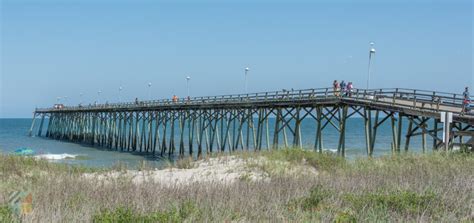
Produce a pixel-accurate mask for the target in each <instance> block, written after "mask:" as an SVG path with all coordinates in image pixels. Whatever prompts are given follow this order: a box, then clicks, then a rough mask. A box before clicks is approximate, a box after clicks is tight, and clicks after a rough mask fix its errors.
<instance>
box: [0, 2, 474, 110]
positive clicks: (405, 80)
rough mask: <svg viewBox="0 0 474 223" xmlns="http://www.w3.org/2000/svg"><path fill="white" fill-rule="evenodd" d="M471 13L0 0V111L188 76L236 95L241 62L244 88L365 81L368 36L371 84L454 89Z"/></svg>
mask: <svg viewBox="0 0 474 223" xmlns="http://www.w3.org/2000/svg"><path fill="white" fill-rule="evenodd" d="M472 12H473V4H472V2H471V0H450V1H448V0H446V1H436V0H434V1H433V0H431V1H425V0H410V1H408V0H399V1H375V0H374V1H368V0H361V1H342V0H332V1H329V0H326V1H316V0H315V1H298V0H293V1H278V0H277V1H262V0H255V1H246V0H242V1H232V0H231V1H217V0H215V1H183V0H177V1H159V0H156V1H151V0H150V1H144V0H129V1H125V0H114V1H112V0H82V1H79V0H63V1H61V0H41V1H40V0H29V1H26V0H0V14H1V16H0V31H1V35H0V40H1V41H0V51H1V54H0V118H22V117H31V116H32V112H33V111H34V109H35V108H36V107H50V106H52V105H53V104H54V103H57V101H58V97H60V99H59V102H60V103H65V104H67V105H68V104H69V105H77V104H78V103H80V102H83V103H84V104H89V103H94V101H99V102H105V101H108V102H109V103H112V102H117V101H118V100H119V99H120V100H121V101H132V100H134V99H135V98H138V99H140V100H145V99H148V98H153V99H161V98H171V96H172V95H173V94H176V95H178V96H179V97H185V96H186V94H187V93H186V79H185V78H186V76H190V77H191V80H190V82H189V89H190V94H191V96H210V95H223V94H238V93H243V92H244V91H245V90H244V84H245V81H244V80H245V75H244V74H245V72H244V69H245V68H246V67H249V69H250V70H249V72H248V91H249V92H263V91H275V90H281V89H290V88H294V89H308V88H321V87H329V86H331V83H332V81H333V80H334V79H338V80H346V81H352V82H353V83H354V87H356V88H365V87H366V80H367V68H368V51H369V42H371V41H373V42H374V43H375V45H374V47H375V49H376V54H375V56H374V57H373V60H372V72H371V83H370V86H371V87H372V88H417V89H424V90H436V91H443V92H453V93H461V92H462V91H463V88H464V86H470V87H471V88H472V87H473V83H474V75H473V57H472V53H473V50H474V49H473V36H472V30H473V21H472V20H473V16H472ZM150 82H151V83H152V85H151V87H148V83H150ZM120 86H121V87H122V91H120V94H119V87H120ZM99 91H101V92H102V93H100V94H98V92H99ZM473 91H474V90H473ZM81 93H82V96H81ZM471 94H472V93H471Z"/></svg>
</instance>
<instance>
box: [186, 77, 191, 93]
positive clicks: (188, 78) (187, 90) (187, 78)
mask: <svg viewBox="0 0 474 223" xmlns="http://www.w3.org/2000/svg"><path fill="white" fill-rule="evenodd" d="M189 80H191V77H190V76H187V77H186V92H187V94H188V98H189Z"/></svg>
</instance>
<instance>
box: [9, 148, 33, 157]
mask: <svg viewBox="0 0 474 223" xmlns="http://www.w3.org/2000/svg"><path fill="white" fill-rule="evenodd" d="M13 153H14V154H15V155H20V156H28V155H34V154H35V151H34V150H32V149H29V148H21V149H17V150H15V152H13Z"/></svg>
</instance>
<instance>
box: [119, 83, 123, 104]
mask: <svg viewBox="0 0 474 223" xmlns="http://www.w3.org/2000/svg"><path fill="white" fill-rule="evenodd" d="M122 90H123V88H122V86H120V87H119V88H118V91H119V94H118V99H119V102H122V99H121V98H120V92H122Z"/></svg>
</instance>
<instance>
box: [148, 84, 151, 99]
mask: <svg viewBox="0 0 474 223" xmlns="http://www.w3.org/2000/svg"><path fill="white" fill-rule="evenodd" d="M148 100H151V82H148Z"/></svg>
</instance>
